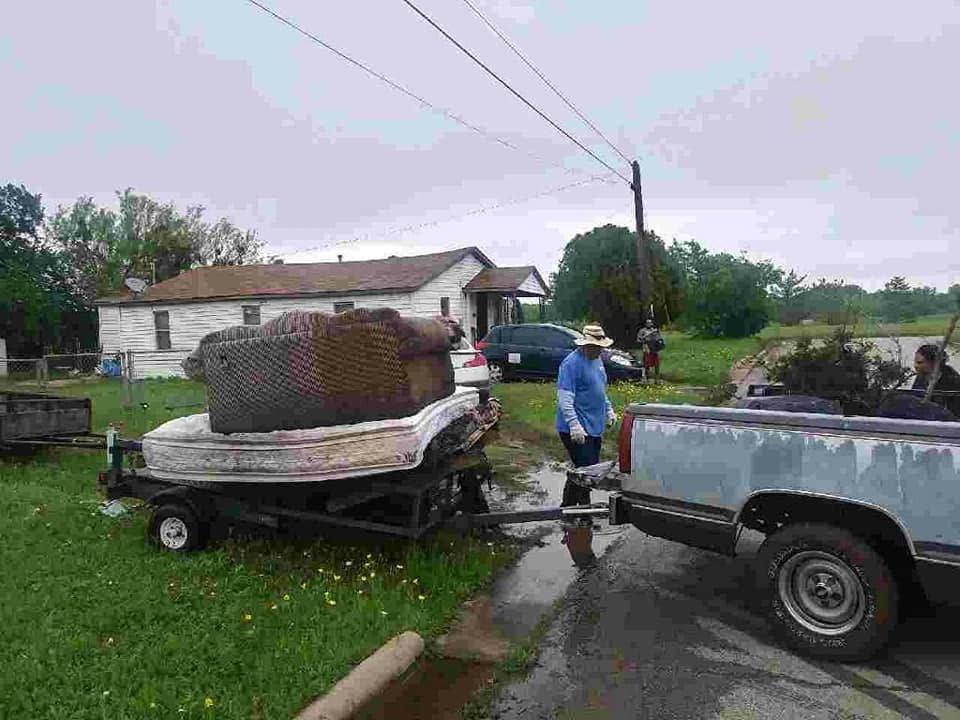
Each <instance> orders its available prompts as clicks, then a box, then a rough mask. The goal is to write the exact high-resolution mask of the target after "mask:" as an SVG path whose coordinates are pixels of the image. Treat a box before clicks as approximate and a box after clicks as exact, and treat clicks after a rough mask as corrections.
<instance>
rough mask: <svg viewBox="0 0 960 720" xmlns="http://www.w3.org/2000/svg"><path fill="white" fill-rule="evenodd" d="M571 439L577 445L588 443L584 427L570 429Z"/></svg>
mask: <svg viewBox="0 0 960 720" xmlns="http://www.w3.org/2000/svg"><path fill="white" fill-rule="evenodd" d="M570 439H571V440H572V441H573V443H574V444H575V445H583V444H584V443H585V442H586V441H587V434H586V433H585V432H584V431H583V428H582V427H580V426H579V425H574V426H572V427H571V428H570Z"/></svg>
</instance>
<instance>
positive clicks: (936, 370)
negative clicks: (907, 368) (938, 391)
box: [923, 311, 960, 402]
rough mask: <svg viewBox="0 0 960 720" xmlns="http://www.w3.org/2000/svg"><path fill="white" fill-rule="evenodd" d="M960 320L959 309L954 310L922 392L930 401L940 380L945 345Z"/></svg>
mask: <svg viewBox="0 0 960 720" xmlns="http://www.w3.org/2000/svg"><path fill="white" fill-rule="evenodd" d="M958 320H960V311H958V312H955V313H954V314H953V317H952V318H950V326H949V327H948V328H947V334H946V335H944V336H943V342H942V343H941V344H940V352H938V353H937V359H936V362H934V364H933V373H932V374H931V376H930V382H929V383H927V391H926V392H925V393H924V394H923V399H924V400H926V401H927V402H930V398H931V397H933V390H934V388H936V387H937V383H938V382H940V370H941V368H942V366H943V358H944V357H945V356H946V354H947V347H948V346H949V345H950V338H951V337H953V331H954V330H956V329H957V321H958Z"/></svg>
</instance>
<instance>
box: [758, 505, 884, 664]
mask: <svg viewBox="0 0 960 720" xmlns="http://www.w3.org/2000/svg"><path fill="white" fill-rule="evenodd" d="M757 559H758V562H759V569H760V583H761V587H762V588H763V596H764V598H765V604H766V609H767V611H768V613H769V616H770V619H771V620H772V622H773V623H774V625H775V626H777V628H778V630H779V631H780V632H781V634H783V635H784V636H785V638H786V640H787V642H788V643H789V644H790V645H792V646H793V647H794V648H796V649H797V650H799V651H801V652H803V653H806V654H808V655H812V656H815V657H820V658H826V659H831V660H861V659H864V658H867V657H869V656H871V655H873V654H874V653H876V652H877V651H878V650H880V649H881V648H882V647H883V646H884V645H886V643H887V641H888V640H889V638H890V634H891V632H892V631H893V629H894V627H895V626H896V624H897V618H898V601H899V593H898V590H897V583H896V581H895V579H894V577H893V574H892V573H891V572H890V569H889V568H888V567H887V564H886V562H884V560H883V558H882V557H881V556H880V555H879V553H877V551H876V550H874V549H873V548H872V547H870V546H869V545H868V544H867V543H866V542H864V541H863V540H861V539H860V538H859V537H857V536H856V535H854V534H852V533H850V532H848V531H846V530H844V529H842V528H838V527H834V526H832V525H820V524H815V523H809V524H807V523H804V524H798V525H792V526H788V527H785V528H783V529H782V530H780V531H778V532H776V533H774V534H773V535H771V536H770V537H768V538H767V540H766V542H764V543H763V546H762V547H761V548H760V552H759V555H758V558H757Z"/></svg>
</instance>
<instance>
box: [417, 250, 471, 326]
mask: <svg viewBox="0 0 960 720" xmlns="http://www.w3.org/2000/svg"><path fill="white" fill-rule="evenodd" d="M485 267H486V265H485V264H484V263H483V262H481V261H480V259H479V258H478V257H476V256H475V255H468V256H467V257H465V258H463V260H461V261H460V262H458V263H457V264H456V265H454V266H453V267H452V268H450V269H449V270H447V271H445V272H444V273H442V274H441V275H439V276H438V277H436V278H434V279H433V280H431V281H430V282H429V283H427V284H426V285H424V286H423V287H422V288H420V289H419V290H417V291H416V292H415V293H413V297H412V303H413V307H412V308H411V311H412V314H413V315H418V316H424V317H434V316H436V315H439V314H440V298H442V297H448V298H450V317H452V318H453V319H455V320H456V321H457V322H459V323H460V324H461V325H462V326H463V327H471V326H474V325H476V319H475V315H472V313H473V310H472V308H471V304H470V303H468V302H467V296H466V295H465V294H464V292H463V288H464V286H465V285H466V284H467V283H468V282H470V281H471V280H473V278H475V277H476V276H477V274H478V273H479V272H480V271H481V270H483V269H484V268H485Z"/></svg>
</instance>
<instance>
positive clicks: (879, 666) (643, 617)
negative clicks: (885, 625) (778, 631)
mask: <svg viewBox="0 0 960 720" xmlns="http://www.w3.org/2000/svg"><path fill="white" fill-rule="evenodd" d="M753 549H754V548H752V547H747V548H745V550H746V552H747V555H745V556H744V557H740V558H737V559H729V558H724V557H720V556H717V555H713V554H710V553H706V552H701V551H698V550H695V549H692V548H688V547H686V546H683V545H679V544H676V543H672V542H668V541H665V540H660V539H658V538H652V537H648V536H646V535H643V534H642V533H640V532H638V531H636V530H633V529H630V530H628V531H627V532H626V533H625V534H624V536H623V537H622V538H621V539H620V541H619V542H617V543H616V544H614V546H613V547H611V548H610V550H609V551H608V552H607V554H606V555H605V556H604V557H603V558H602V559H601V560H600V562H598V563H597V564H596V565H595V566H593V567H592V568H590V569H588V570H586V571H583V572H582V573H581V574H580V577H579V578H578V579H577V581H576V582H575V583H574V584H573V585H572V586H571V588H570V590H569V592H568V594H567V598H566V604H565V609H564V610H563V611H562V612H561V613H560V615H559V616H558V618H557V620H556V621H555V622H554V623H553V625H552V627H551V630H550V631H549V633H548V635H547V638H546V640H545V643H544V646H543V650H542V653H541V656H540V659H539V661H538V663H537V664H536V666H535V667H534V668H533V670H532V671H531V673H530V674H529V676H528V677H526V678H525V679H523V680H520V681H518V682H515V683H513V684H510V685H507V686H505V687H503V688H502V690H501V693H500V697H499V699H498V700H497V701H496V703H495V704H494V707H493V710H492V715H491V716H492V717H496V718H560V719H563V720H567V719H573V718H585V719H586V718H590V719H599V718H658V719H666V718H723V719H729V720H746V719H747V718H764V719H766V718H899V717H906V718H916V719H918V720H920V719H922V720H927V719H929V718H960V612H957V611H952V612H949V613H943V612H941V614H940V615H939V616H938V617H933V618H923V619H915V620H911V621H909V622H908V623H907V624H905V625H904V626H903V627H902V628H901V632H900V633H899V635H898V638H897V639H896V641H895V644H894V646H893V647H892V649H891V650H890V652H889V653H888V654H887V655H886V656H884V657H882V658H880V659H878V660H877V661H875V662H871V663H868V664H863V665H845V664H837V663H826V662H817V661H811V660H807V659H803V658H800V657H798V656H796V655H794V654H793V653H791V652H790V651H788V650H786V649H785V648H784V647H783V646H782V645H780V644H779V643H778V642H777V640H776V638H775V637H774V636H773V635H772V633H771V631H770V628H769V627H768V625H767V623H766V621H765V620H764V619H763V618H762V616H761V614H760V610H759V608H758V603H757V598H756V596H755V593H754V592H753V591H752V588H753V587H754V586H753V581H752V565H751V563H750V560H751V556H750V553H751V550H753Z"/></svg>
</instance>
